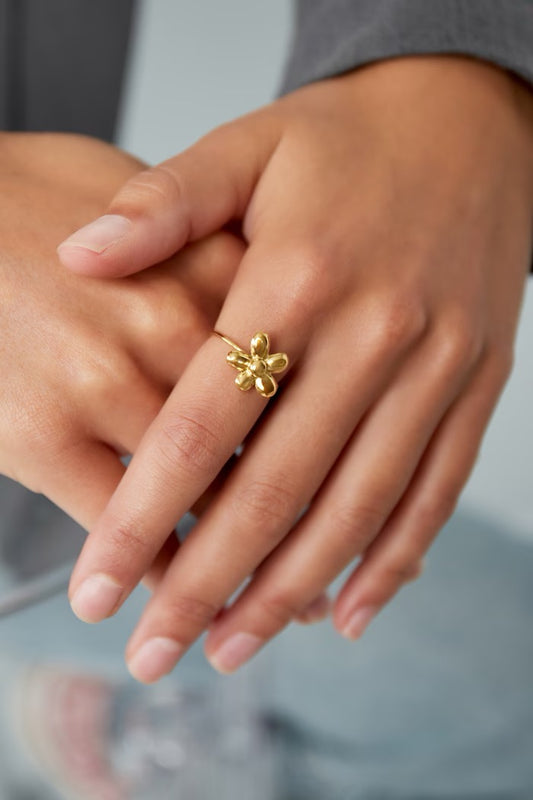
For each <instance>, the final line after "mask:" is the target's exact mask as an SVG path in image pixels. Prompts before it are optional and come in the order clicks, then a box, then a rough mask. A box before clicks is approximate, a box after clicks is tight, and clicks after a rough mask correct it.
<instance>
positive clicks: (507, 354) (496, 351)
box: [487, 344, 516, 386]
mask: <svg viewBox="0 0 533 800" xmlns="http://www.w3.org/2000/svg"><path fill="white" fill-rule="evenodd" d="M515 357H516V355H515V349H514V344H510V345H507V346H505V345H498V346H495V345H493V346H492V347H491V348H490V349H489V350H488V352H487V360H488V362H489V367H488V368H489V371H490V372H491V374H492V376H493V379H494V381H495V383H496V384H497V385H499V386H503V384H505V383H506V382H507V380H508V379H509V378H510V376H511V373H512V371H513V368H514V364H515Z"/></svg>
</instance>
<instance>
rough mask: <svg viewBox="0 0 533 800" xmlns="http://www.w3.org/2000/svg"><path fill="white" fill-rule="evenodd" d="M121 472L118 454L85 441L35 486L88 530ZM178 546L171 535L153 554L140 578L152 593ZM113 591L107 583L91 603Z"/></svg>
mask: <svg viewBox="0 0 533 800" xmlns="http://www.w3.org/2000/svg"><path fill="white" fill-rule="evenodd" d="M124 471H125V468H124V466H123V464H122V463H121V461H120V459H119V458H118V456H117V454H116V453H115V452H113V450H111V449H110V448H109V447H108V446H107V445H105V444H103V443H101V442H98V441H90V440H84V441H83V443H82V444H79V445H77V446H76V447H74V448H72V449H71V450H70V451H68V452H67V453H62V454H61V456H60V457H58V458H57V459H56V461H55V462H54V463H53V464H50V466H49V468H48V469H47V470H41V473H42V477H40V478H39V484H38V485H39V487H40V489H41V491H42V494H44V495H45V496H46V497H48V499H49V500H51V501H52V502H53V503H54V504H55V505H57V506H58V507H59V508H61V509H62V510H63V511H64V512H65V513H66V514H68V515H69V516H70V517H71V518H72V519H73V520H75V521H76V522H77V523H78V524H79V525H81V526H82V527H83V528H85V529H86V530H87V529H89V528H90V527H91V526H92V525H93V524H94V522H95V520H96V519H97V518H98V516H99V515H100V514H101V513H102V510H103V509H104V508H105V506H106V504H107V503H108V501H109V498H110V497H111V495H112V494H113V491H114V490H115V489H116V487H117V485H118V483H119V482H120V479H121V477H122V475H123V474H124ZM178 545H179V542H178V541H177V539H176V536H175V535H174V534H171V535H170V536H169V537H168V539H167V541H166V542H165V543H164V544H163V547H162V550H161V553H159V554H156V556H155V558H154V561H153V564H149V565H148V567H147V570H146V572H145V574H144V576H143V583H144V584H145V585H146V586H147V588H149V589H151V590H152V591H153V590H154V589H155V587H156V586H157V585H158V584H159V582H160V580H161V578H162V577H163V575H164V573H165V572H166V569H167V567H168V565H169V564H170V562H171V561H172V559H173V557H174V555H175V554H176V552H177V550H178ZM115 588H116V587H115V586H114V585H113V583H112V582H109V581H108V582H107V583H106V584H105V586H104V589H103V595H101V596H100V597H99V598H98V597H97V598H96V599H95V600H93V601H92V602H94V603H97V602H102V601H103V600H104V599H105V593H106V592H107V593H108V596H111V595H112V593H114V592H115Z"/></svg>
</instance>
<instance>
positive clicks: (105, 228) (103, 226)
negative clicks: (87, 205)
mask: <svg viewBox="0 0 533 800" xmlns="http://www.w3.org/2000/svg"><path fill="white" fill-rule="evenodd" d="M131 228H132V223H131V221H130V220H129V219H127V218H126V217H121V216H120V215H119V214H105V215H104V216H103V217H98V219H95V221H94V222H91V223H89V225H84V227H83V228H80V229H79V230H77V231H76V232H75V233H73V234H72V236H69V237H68V239H65V241H64V242H61V244H60V245H59V247H83V248H85V250H91V252H93V253H103V252H104V250H105V249H106V248H107V247H109V246H110V245H112V244H115V242H117V241H118V240H119V239H121V238H122V237H123V236H125V235H126V234H127V233H128V232H129V231H130V230H131ZM59 247H58V250H59Z"/></svg>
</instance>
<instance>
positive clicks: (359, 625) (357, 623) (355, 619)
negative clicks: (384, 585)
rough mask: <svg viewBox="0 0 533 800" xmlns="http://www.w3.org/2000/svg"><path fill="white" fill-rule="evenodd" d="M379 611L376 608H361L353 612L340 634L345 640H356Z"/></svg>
mask: <svg viewBox="0 0 533 800" xmlns="http://www.w3.org/2000/svg"><path fill="white" fill-rule="evenodd" d="M378 611H379V608H378V606H363V607H362V608H358V609H357V611H354V613H353V614H352V616H351V617H349V619H348V622H347V623H346V625H345V626H344V627H343V628H342V630H341V634H342V635H343V636H346V638H347V639H358V638H359V637H360V636H361V635H362V634H363V633H364V632H365V629H366V628H367V627H368V624H369V622H370V621H371V620H372V619H373V618H374V617H375V616H376V614H377V612H378Z"/></svg>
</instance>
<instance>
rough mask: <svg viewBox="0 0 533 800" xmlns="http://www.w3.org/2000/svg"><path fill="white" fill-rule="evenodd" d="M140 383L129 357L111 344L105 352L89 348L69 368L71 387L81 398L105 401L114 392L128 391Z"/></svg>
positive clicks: (100, 347) (111, 396)
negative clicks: (81, 357)
mask: <svg viewBox="0 0 533 800" xmlns="http://www.w3.org/2000/svg"><path fill="white" fill-rule="evenodd" d="M138 380H139V372H138V369H137V367H136V366H135V364H134V363H133V361H132V359H131V358H130V356H129V355H128V354H127V353H125V352H124V351H122V350H120V349H119V347H117V346H113V344H110V345H109V346H108V347H107V348H106V349H104V348H103V347H102V344H101V343H100V345H99V346H97V345H95V346H94V347H88V348H87V353H86V355H85V356H84V358H83V359H79V360H78V361H77V362H76V364H75V365H73V366H72V369H71V386H72V387H73V388H74V391H75V393H76V394H77V395H78V396H81V397H83V398H92V399H94V400H103V401H107V400H108V399H111V398H114V397H115V396H116V393H117V390H120V391H121V392H122V390H123V389H124V388H125V387H128V389H131V387H132V386H136V385H137V383H138ZM122 397H123V395H122Z"/></svg>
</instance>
